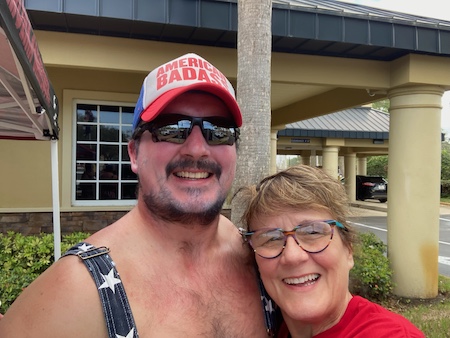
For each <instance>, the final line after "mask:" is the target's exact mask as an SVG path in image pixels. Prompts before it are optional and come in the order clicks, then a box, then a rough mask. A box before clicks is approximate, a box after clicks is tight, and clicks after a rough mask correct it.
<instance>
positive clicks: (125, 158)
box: [122, 145, 130, 161]
mask: <svg viewBox="0 0 450 338" xmlns="http://www.w3.org/2000/svg"><path fill="white" fill-rule="evenodd" d="M122 161H130V156H128V147H127V146H126V145H124V146H122Z"/></svg>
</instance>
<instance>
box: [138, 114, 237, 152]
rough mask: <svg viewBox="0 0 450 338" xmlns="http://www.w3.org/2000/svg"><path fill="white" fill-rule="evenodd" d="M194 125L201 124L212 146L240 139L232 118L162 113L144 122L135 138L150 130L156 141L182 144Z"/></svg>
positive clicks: (232, 142)
mask: <svg viewBox="0 0 450 338" xmlns="http://www.w3.org/2000/svg"><path fill="white" fill-rule="evenodd" d="M194 126H199V127H200V130H201V131H202V135H203V137H204V138H205V140H206V143H208V144H209V145H212V146H216V145H233V144H234V143H235V142H236V141H237V140H238V139H239V128H237V127H236V125H235V124H234V122H232V120H230V119H227V118H224V117H218V116H209V117H203V118H202V117H194V116H186V115H181V114H165V115H160V116H159V117H157V118H156V119H155V120H153V121H151V122H148V123H145V124H142V125H140V126H139V127H138V130H136V132H135V134H134V136H133V138H134V139H138V138H139V137H141V135H142V134H143V133H144V132H145V131H146V130H148V131H149V132H150V133H151V134H152V137H153V141H154V142H170V143H177V144H182V143H184V141H186V139H187V138H188V136H189V135H190V134H191V133H192V129H193V128H194Z"/></svg>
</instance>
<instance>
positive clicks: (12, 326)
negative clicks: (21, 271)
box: [0, 256, 107, 338]
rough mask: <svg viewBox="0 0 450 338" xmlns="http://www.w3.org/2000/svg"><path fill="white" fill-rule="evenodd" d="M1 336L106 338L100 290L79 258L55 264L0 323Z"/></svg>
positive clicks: (24, 294)
mask: <svg viewBox="0 0 450 338" xmlns="http://www.w3.org/2000/svg"><path fill="white" fill-rule="evenodd" d="M0 337H2V338H25V337H33V338H35V337H36V338H39V337H42V338H43V337H67V338H69V337H77V338H78V337H107V334H106V325H105V320H104V317H103V313H102V309H101V305H100V300H99V296H98V291H97V289H96V287H95V283H94V281H93V280H92V278H91V276H90V274H89V272H88V271H87V269H86V267H85V266H84V265H83V263H82V262H80V261H79V259H78V257H73V256H72V257H65V258H63V259H61V260H60V261H58V262H56V263H55V264H53V265H52V266H51V267H50V268H48V269H47V270H46V271H45V272H44V273H43V274H42V275H41V276H39V277H38V278H37V279H36V280H35V281H34V282H33V283H31V284H30V285H29V286H28V287H27V288H26V289H25V290H24V291H23V292H22V294H21V295H20V296H19V297H18V298H17V299H16V301H15V302H14V303H13V304H12V305H11V307H10V308H9V309H8V311H7V312H6V313H5V314H4V316H3V318H2V319H1V320H0Z"/></svg>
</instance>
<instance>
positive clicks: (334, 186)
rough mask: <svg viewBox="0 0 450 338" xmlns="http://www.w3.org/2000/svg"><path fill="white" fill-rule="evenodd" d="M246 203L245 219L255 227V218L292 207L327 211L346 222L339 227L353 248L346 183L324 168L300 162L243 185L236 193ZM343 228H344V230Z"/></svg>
mask: <svg viewBox="0 0 450 338" xmlns="http://www.w3.org/2000/svg"><path fill="white" fill-rule="evenodd" d="M236 195H237V198H238V199H239V201H242V202H243V203H244V205H246V210H245V212H244V214H243V216H242V219H241V222H242V224H243V225H244V226H246V227H247V229H249V230H251V225H252V222H257V220H258V219H259V218H261V217H264V216H274V215H277V214H280V213H283V212H284V213H285V212H290V211H292V210H299V211H301V210H308V209H312V210H317V211H327V212H328V213H330V214H331V216H332V217H333V219H334V220H336V221H338V222H340V223H342V224H343V225H344V227H345V230H344V229H341V228H337V229H339V231H340V234H341V237H342V239H343V241H344V243H345V245H347V246H348V247H349V248H350V249H351V248H352V246H353V243H354V240H355V236H354V229H352V228H351V227H349V225H348V224H347V217H348V214H349V202H348V197H347V194H346V192H345V189H344V186H343V185H342V183H341V182H340V181H338V179H337V177H336V178H333V177H331V176H329V175H328V174H326V173H325V172H324V171H323V170H322V169H320V168H313V167H311V166H307V165H297V166H293V167H290V168H288V169H286V170H283V171H280V172H278V173H276V174H274V175H271V176H268V177H266V178H264V179H263V180H262V181H261V182H260V183H259V184H258V185H256V186H249V187H245V188H242V189H240V190H239V191H238V193H237V194H236ZM342 230H343V231H342Z"/></svg>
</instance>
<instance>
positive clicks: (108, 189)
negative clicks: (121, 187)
mask: <svg viewBox="0 0 450 338" xmlns="http://www.w3.org/2000/svg"><path fill="white" fill-rule="evenodd" d="M99 189H100V190H99V191H100V199H101V200H115V199H117V191H118V184H117V183H100V185H99Z"/></svg>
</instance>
